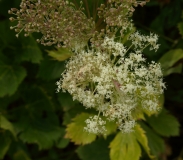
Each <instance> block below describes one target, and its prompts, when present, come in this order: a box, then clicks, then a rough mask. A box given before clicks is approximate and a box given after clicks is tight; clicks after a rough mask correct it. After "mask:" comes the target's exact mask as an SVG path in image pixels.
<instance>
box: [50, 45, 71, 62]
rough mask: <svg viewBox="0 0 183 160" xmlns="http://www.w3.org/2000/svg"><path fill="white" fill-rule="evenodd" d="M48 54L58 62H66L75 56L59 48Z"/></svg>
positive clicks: (67, 50) (65, 49)
mask: <svg viewBox="0 0 183 160" xmlns="http://www.w3.org/2000/svg"><path fill="white" fill-rule="evenodd" d="M47 52H48V55H49V56H51V57H52V58H54V59H55V60H58V61H64V60H66V59H68V58H70V57H71V56H72V55H73V53H72V52H71V51H69V49H67V48H58V49H57V50H53V51H47Z"/></svg>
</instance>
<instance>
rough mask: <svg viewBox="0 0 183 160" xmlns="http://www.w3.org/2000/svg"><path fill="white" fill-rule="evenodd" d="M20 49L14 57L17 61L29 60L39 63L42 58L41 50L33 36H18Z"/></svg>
mask: <svg viewBox="0 0 183 160" xmlns="http://www.w3.org/2000/svg"><path fill="white" fill-rule="evenodd" d="M20 40H21V45H22V46H21V49H20V53H19V54H17V56H16V59H17V60H18V61H31V62H32V63H40V61H41V60H42V59H43V57H42V52H41V50H40V49H39V47H38V45H37V43H36V41H35V40H34V38H33V37H31V36H30V37H26V38H25V37H23V36H21V37H20Z"/></svg>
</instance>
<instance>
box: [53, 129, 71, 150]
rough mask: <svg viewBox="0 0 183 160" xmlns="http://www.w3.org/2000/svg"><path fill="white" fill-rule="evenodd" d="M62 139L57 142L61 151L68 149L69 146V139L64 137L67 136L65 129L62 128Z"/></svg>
mask: <svg viewBox="0 0 183 160" xmlns="http://www.w3.org/2000/svg"><path fill="white" fill-rule="evenodd" d="M60 134H61V135H60V137H61V138H60V139H59V140H58V141H57V142H56V146H57V147H58V148H60V149H62V148H65V147H67V145H68V144H69V139H65V138H64V135H65V129H64V128H61V132H60Z"/></svg>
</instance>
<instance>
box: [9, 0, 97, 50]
mask: <svg viewBox="0 0 183 160" xmlns="http://www.w3.org/2000/svg"><path fill="white" fill-rule="evenodd" d="M20 8H21V9H20V10H18V9H16V8H12V9H11V10H9V14H14V15H15V16H16V18H13V17H11V18H10V20H11V21H18V24H17V25H16V26H14V27H11V29H15V31H16V32H18V33H17V35H16V36H17V37H18V35H19V33H20V32H22V31H23V30H24V31H25V36H28V35H29V34H31V33H33V32H40V33H42V35H43V36H42V38H41V39H38V40H37V41H38V42H40V43H41V44H43V45H47V46H50V45H57V46H58V47H60V46H64V47H69V48H72V47H76V46H77V45H81V44H82V43H83V44H84V45H86V43H87V41H88V39H89V38H90V37H91V35H92V34H93V30H94V27H95V23H94V22H93V20H92V18H90V19H89V18H87V17H86V15H85V14H84V13H83V12H82V8H78V9H77V8H76V6H75V5H74V4H73V3H72V2H69V1H67V0H41V1H39V0H22V2H21V4H20ZM78 39H80V43H79V44H78Z"/></svg>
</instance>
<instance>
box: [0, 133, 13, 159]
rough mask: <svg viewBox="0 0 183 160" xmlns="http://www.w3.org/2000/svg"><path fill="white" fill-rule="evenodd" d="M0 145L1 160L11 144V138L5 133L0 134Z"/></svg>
mask: <svg viewBox="0 0 183 160" xmlns="http://www.w3.org/2000/svg"><path fill="white" fill-rule="evenodd" d="M0 144H1V145H0V159H3V158H4V156H5V154H6V152H7V151H8V149H9V147H10V144H11V138H10V137H9V136H8V135H7V134H6V132H3V133H1V134H0Z"/></svg>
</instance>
